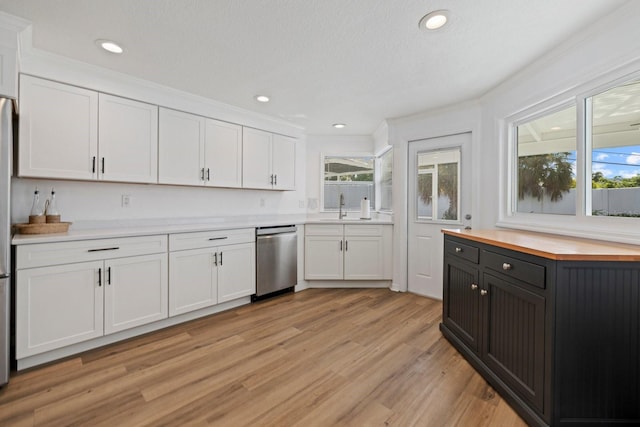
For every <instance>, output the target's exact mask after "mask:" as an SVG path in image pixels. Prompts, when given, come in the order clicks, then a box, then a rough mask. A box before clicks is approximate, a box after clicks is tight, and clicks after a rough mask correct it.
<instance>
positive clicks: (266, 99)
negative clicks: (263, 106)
mask: <svg viewBox="0 0 640 427" xmlns="http://www.w3.org/2000/svg"><path fill="white" fill-rule="evenodd" d="M255 98H256V101H258V102H269V97H268V96H267V95H256V96H255Z"/></svg>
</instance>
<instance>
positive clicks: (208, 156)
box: [204, 119, 242, 187]
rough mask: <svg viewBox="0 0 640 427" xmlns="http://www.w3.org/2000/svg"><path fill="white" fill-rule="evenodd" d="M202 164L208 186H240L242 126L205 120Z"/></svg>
mask: <svg viewBox="0 0 640 427" xmlns="http://www.w3.org/2000/svg"><path fill="white" fill-rule="evenodd" d="M204 159H205V160H204V164H205V167H206V179H207V181H206V182H207V184H208V185H214V186H216V187H241V186H242V126H239V125H235V124H232V123H226V122H221V121H218V120H213V119H207V123H206V132H205V148H204Z"/></svg>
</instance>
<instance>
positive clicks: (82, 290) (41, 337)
mask: <svg viewBox="0 0 640 427" xmlns="http://www.w3.org/2000/svg"><path fill="white" fill-rule="evenodd" d="M102 272H103V262H102V261H92V262H83V263H77V264H66V265H61V266H53V267H41V268H32V269H27V270H18V272H17V273H16V277H17V279H16V294H17V295H16V358H17V359H21V358H24V357H28V356H33V355H34V354H39V353H43V352H46V351H49V350H53V349H56V348H60V347H64V346H67V345H70V344H75V343H78V342H82V341H86V340H89V339H91V338H96V337H100V336H102V335H103V295H104V294H103V287H104V283H103V282H102V277H101V276H102Z"/></svg>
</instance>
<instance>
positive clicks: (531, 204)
mask: <svg viewBox="0 0 640 427" xmlns="http://www.w3.org/2000/svg"><path fill="white" fill-rule="evenodd" d="M591 206H592V209H591V210H592V213H593V215H637V216H640V188H637V187H633V188H596V189H593V190H592V193H591ZM575 210H576V190H575V189H574V188H572V189H571V190H569V192H568V193H563V194H562V199H561V200H557V201H555V202H552V201H551V198H550V197H547V196H545V197H543V198H542V200H538V199H536V198H535V197H530V196H528V197H525V198H524V200H518V212H530V213H545V214H557V215H574V214H575Z"/></svg>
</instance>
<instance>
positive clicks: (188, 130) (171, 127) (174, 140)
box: [158, 108, 206, 185]
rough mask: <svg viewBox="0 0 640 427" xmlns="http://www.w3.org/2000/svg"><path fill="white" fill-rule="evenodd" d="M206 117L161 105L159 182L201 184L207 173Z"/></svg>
mask: <svg viewBox="0 0 640 427" xmlns="http://www.w3.org/2000/svg"><path fill="white" fill-rule="evenodd" d="M205 120H206V119H205V118H204V117H201V116H196V115H194V114H189V113H183V112H181V111H175V110H171V109H168V108H160V125H159V129H160V132H159V135H158V151H159V154H158V158H159V162H158V163H159V169H158V182H159V183H161V184H178V185H201V184H202V183H203V182H205V181H204V179H205V178H206V176H205V175H204V173H205V171H204V132H205Z"/></svg>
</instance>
